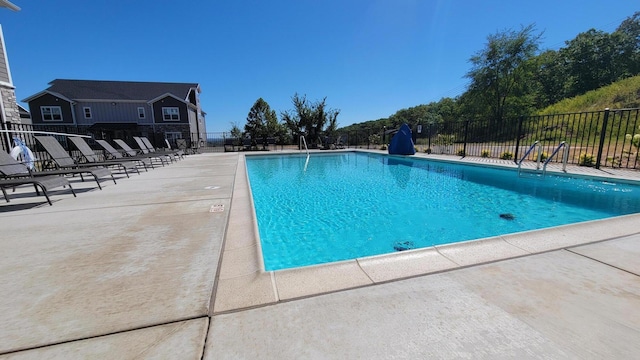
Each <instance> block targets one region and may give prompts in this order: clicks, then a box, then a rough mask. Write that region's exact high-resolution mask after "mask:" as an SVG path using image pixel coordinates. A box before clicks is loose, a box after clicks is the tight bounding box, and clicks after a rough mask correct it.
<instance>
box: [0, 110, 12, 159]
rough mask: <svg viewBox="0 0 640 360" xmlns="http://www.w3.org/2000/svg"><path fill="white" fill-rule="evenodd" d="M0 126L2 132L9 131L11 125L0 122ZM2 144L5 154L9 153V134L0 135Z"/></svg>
mask: <svg viewBox="0 0 640 360" xmlns="http://www.w3.org/2000/svg"><path fill="white" fill-rule="evenodd" d="M0 119H1V117H0ZM0 124H2V126H0V129H2V130H7V131H8V130H11V123H10V122H8V121H7V122H4V121H0ZM2 142H4V144H3V145H4V146H6V149H7V152H11V134H10V133H9V132H6V133H3V134H2Z"/></svg>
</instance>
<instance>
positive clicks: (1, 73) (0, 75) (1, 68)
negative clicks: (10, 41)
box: [0, 29, 11, 84]
mask: <svg viewBox="0 0 640 360" xmlns="http://www.w3.org/2000/svg"><path fill="white" fill-rule="evenodd" d="M0 81H3V82H6V83H9V84H11V77H10V76H9V65H8V62H7V52H6V50H5V48H4V37H3V36H2V29H0Z"/></svg>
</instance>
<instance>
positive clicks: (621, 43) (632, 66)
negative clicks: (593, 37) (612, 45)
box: [614, 11, 640, 77]
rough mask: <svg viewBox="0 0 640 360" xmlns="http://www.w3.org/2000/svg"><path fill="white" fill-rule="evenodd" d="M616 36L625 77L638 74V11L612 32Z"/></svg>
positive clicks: (639, 14) (639, 46)
mask: <svg viewBox="0 0 640 360" xmlns="http://www.w3.org/2000/svg"><path fill="white" fill-rule="evenodd" d="M614 35H616V36H618V37H617V38H616V39H617V40H618V47H619V51H620V54H619V55H620V61H619V64H618V66H620V67H621V68H623V69H624V70H625V74H623V75H625V77H629V76H635V75H638V74H640V11H638V12H636V13H635V14H633V15H632V16H630V17H628V18H627V19H625V20H624V21H623V22H622V23H621V24H620V26H618V28H617V29H616V31H615V32H614Z"/></svg>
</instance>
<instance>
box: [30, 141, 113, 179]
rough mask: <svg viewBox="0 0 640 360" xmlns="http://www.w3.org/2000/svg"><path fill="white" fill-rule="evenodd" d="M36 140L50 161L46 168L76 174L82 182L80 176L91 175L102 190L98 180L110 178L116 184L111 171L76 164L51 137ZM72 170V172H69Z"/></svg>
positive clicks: (104, 168) (94, 166)
mask: <svg viewBox="0 0 640 360" xmlns="http://www.w3.org/2000/svg"><path fill="white" fill-rule="evenodd" d="M35 138H36V140H38V142H39V143H40V144H41V145H42V146H43V147H44V149H45V151H46V152H47V153H48V154H49V156H50V157H51V159H52V160H50V161H49V162H48V163H47V164H45V168H46V167H50V168H51V167H52V168H54V169H56V170H59V171H60V172H63V171H64V172H66V173H67V174H72V173H73V174H78V175H80V178H81V179H82V180H83V181H84V178H83V175H82V174H91V176H93V178H94V179H95V180H96V183H98V187H99V188H100V189H102V186H101V185H100V180H99V179H100V178H103V177H111V180H113V183H114V184H116V179H115V178H114V177H113V174H112V173H111V170H109V169H108V168H106V167H96V165H95V164H78V163H77V162H76V161H75V160H73V158H72V157H71V156H69V154H68V153H67V151H66V150H65V149H64V148H63V147H62V145H60V143H59V142H58V140H56V139H55V138H54V137H51V136H35ZM71 170H73V171H71Z"/></svg>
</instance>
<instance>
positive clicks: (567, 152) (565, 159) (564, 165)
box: [542, 141, 569, 176]
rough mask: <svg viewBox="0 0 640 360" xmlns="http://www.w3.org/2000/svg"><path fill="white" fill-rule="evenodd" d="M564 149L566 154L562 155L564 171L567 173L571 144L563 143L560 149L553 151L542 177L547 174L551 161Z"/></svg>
mask: <svg viewBox="0 0 640 360" xmlns="http://www.w3.org/2000/svg"><path fill="white" fill-rule="evenodd" d="M563 147H564V153H563V154H562V171H563V172H567V161H568V160H569V144H567V143H566V142H565V141H563V142H561V143H560V145H558V147H557V148H556V149H555V150H553V152H552V153H551V155H550V156H549V158H548V159H547V160H545V162H544V165H543V166H542V175H543V176H544V175H545V174H546V172H547V164H549V162H550V161H551V159H552V158H553V157H554V156H555V155H556V154H557V153H558V151H560V149H561V148H563Z"/></svg>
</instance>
